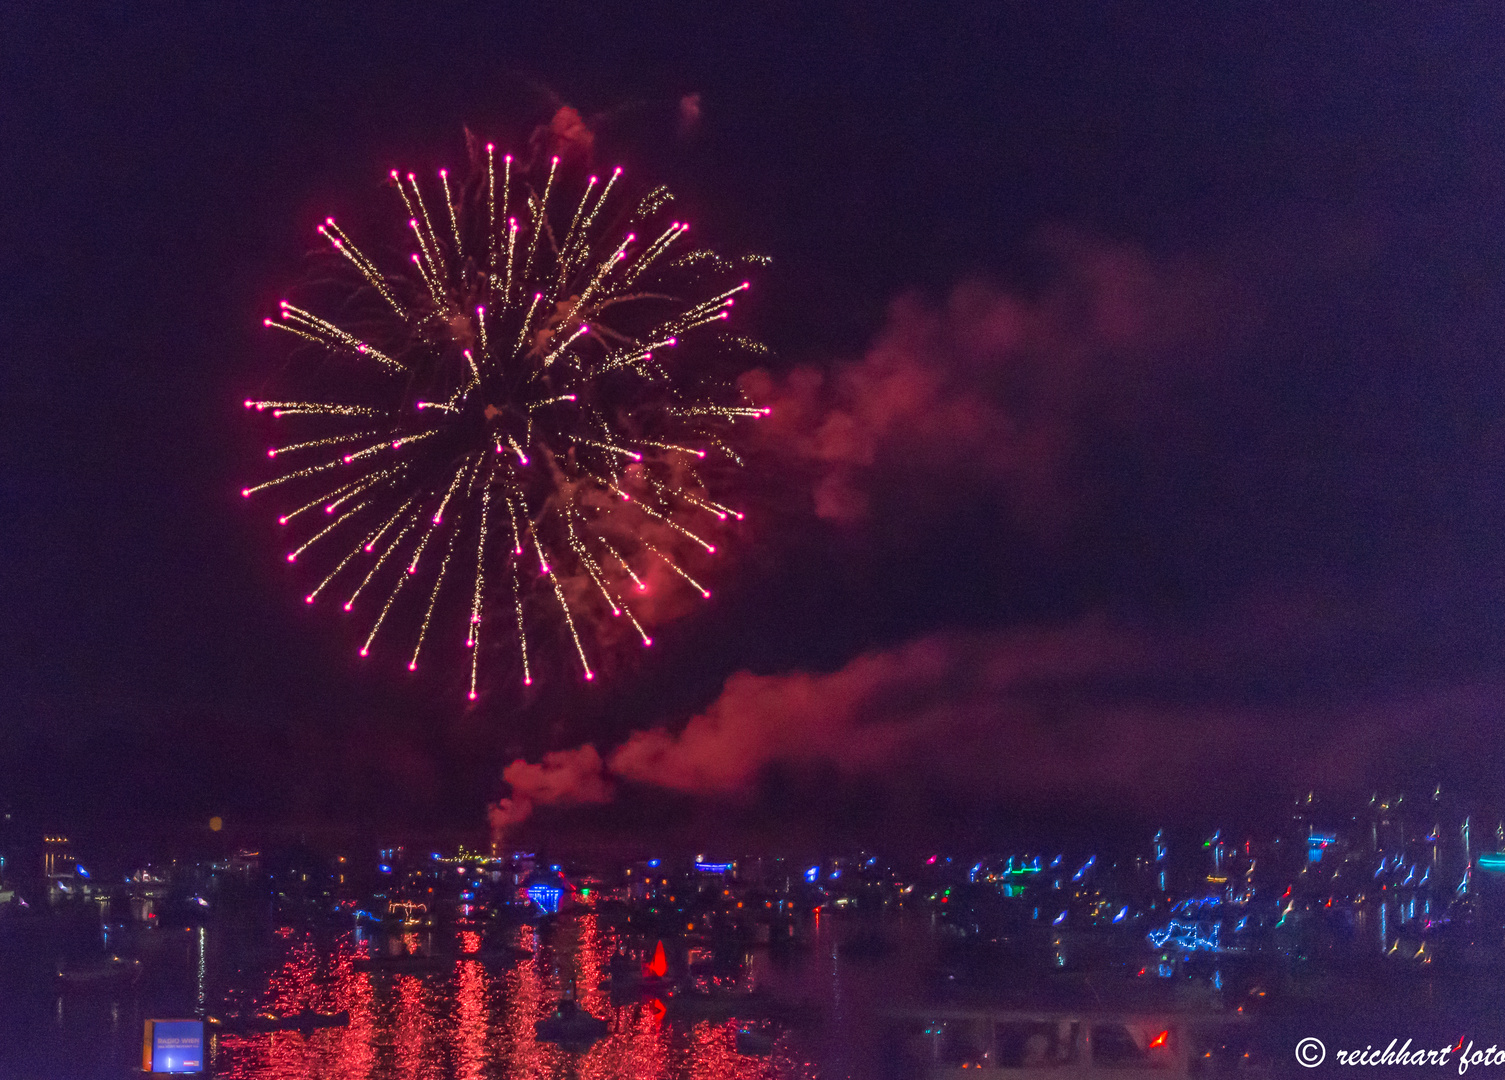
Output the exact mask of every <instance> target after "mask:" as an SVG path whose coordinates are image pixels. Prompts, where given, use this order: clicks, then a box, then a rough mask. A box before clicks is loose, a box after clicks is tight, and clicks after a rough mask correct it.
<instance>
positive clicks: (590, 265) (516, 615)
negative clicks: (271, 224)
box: [241, 145, 766, 700]
mask: <svg viewBox="0 0 1505 1080" xmlns="http://www.w3.org/2000/svg"><path fill="white" fill-rule="evenodd" d="M475 164H476V166H477V167H476V168H473V169H472V172H471V175H470V176H469V177H468V178H467V180H466V181H465V182H464V183H463V184H457V183H452V181H451V178H450V176H449V175H448V173H447V172H446V171H444V170H441V171H440V172H439V174H438V176H437V177H435V178H434V179H433V181H432V182H425V183H420V182H419V180H418V178H417V177H416V176H415V175H414V174H413V173H407V174H400V173H398V172H396V171H394V172H392V174H391V177H390V179H391V184H392V186H393V187H394V188H395V189H396V192H397V194H398V195H400V198H401V206H402V207H403V209H404V210H405V211H406V217H407V229H408V234H409V236H410V239H411V241H412V245H413V247H414V248H416V250H414V251H412V252H411V254H410V256H409V258H408V260H407V263H406V265H405V266H404V267H403V269H402V271H401V272H393V271H391V270H387V269H383V268H382V267H381V266H380V265H379V264H378V263H377V262H376V261H375V260H374V259H373V258H372V257H370V256H369V255H368V254H366V253H365V252H364V251H362V250H361V249H360V248H359V247H357V246H356V245H355V243H353V242H352V240H351V239H350V237H349V236H347V235H346V234H345V233H344V232H343V231H342V230H341V229H340V227H339V225H337V224H336V223H335V221H334V219H333V218H329V219H326V220H325V221H324V223H323V224H321V225H320V226H319V227H318V231H319V233H320V234H321V235H322V236H323V237H324V238H325V240H327V241H328V243H329V245H330V256H331V257H332V258H333V259H335V260H336V262H337V264H338V265H340V266H341V267H342V268H343V270H342V273H343V279H344V281H345V282H346V284H345V286H344V287H343V292H342V297H341V299H340V301H339V302H338V303H333V302H331V303H329V304H327V305H325V312H326V313H325V314H318V313H316V312H315V311H311V310H306V309H305V308H304V307H302V306H298V305H295V304H293V303H292V302H290V301H283V302H282V304H281V306H280V310H279V311H278V312H277V314H276V316H275V317H271V318H267V319H266V320H265V323H266V325H267V326H268V327H271V328H274V329H276V330H278V331H281V332H283V333H285V334H286V335H288V336H289V337H290V338H291V339H292V340H293V342H294V344H295V346H296V348H295V349H294V351H293V354H292V357H291V360H290V363H289V369H288V370H289V372H290V373H291V376H292V378H293V379H294V381H295V383H296V385H297V386H298V387H299V390H298V391H297V392H295V393H289V394H285V395H278V396H279V397H284V396H285V397H290V398H293V400H250V401H247V402H246V403H245V405H246V408H248V409H252V410H255V411H256V412H259V413H262V414H265V415H267V416H269V417H270V418H272V419H274V420H275V421H276V422H277V423H278V424H281V425H285V426H287V427H288V428H291V429H294V430H292V431H290V432H289V433H288V434H286V435H285V436H282V435H281V433H279V436H280V437H279V438H277V440H276V445H273V446H272V447H271V448H270V449H268V451H267V457H268V459H270V460H271V461H272V462H274V463H276V464H277V465H280V466H282V471H281V472H279V473H278V474H277V475H275V476H273V477H271V478H270V479H267V480H265V481H262V482H260V483H257V484H255V485H253V486H250V487H247V488H245V489H243V490H242V492H241V493H242V495H244V496H246V497H248V498H249V497H251V496H253V495H257V494H258V493H263V492H265V493H267V494H269V495H277V496H279V497H280V498H281V501H282V504H283V505H284V506H286V507H287V508H286V509H284V510H283V511H282V513H281V516H280V518H279V521H280V523H281V524H282V525H283V526H284V527H285V528H286V529H287V530H288V532H289V534H290V536H292V537H293V539H292V540H291V541H290V543H289V547H288V552H287V561H288V562H290V563H296V564H298V565H299V566H302V565H304V564H305V563H314V564H316V566H317V571H316V575H315V577H314V578H313V579H312V587H311V588H310V590H309V592H308V594H307V596H306V597H305V599H306V601H307V602H308V603H309V604H314V603H318V602H321V601H323V600H325V599H331V600H333V601H334V602H335V603H337V604H338V605H339V606H340V607H341V608H342V609H343V610H344V611H345V612H348V613H352V615H354V616H356V617H359V618H360V619H361V620H362V632H361V641H362V644H361V646H360V654H361V655H362V656H366V655H368V654H370V653H371V652H372V651H373V650H374V649H376V648H377V647H378V645H379V644H380V645H383V646H386V647H389V648H391V649H393V650H394V651H398V652H400V654H401V655H402V657H403V659H404V661H405V662H406V664H407V666H408V668H409V669H410V670H416V669H417V667H418V664H419V661H420V659H421V658H422V656H423V655H424V652H425V649H426V648H428V647H430V645H431V643H432V642H433V640H434V638H435V637H436V635H443V634H451V635H455V636H456V637H463V639H464V644H465V646H466V647H467V648H468V649H469V650H470V652H469V662H470V677H469V697H470V699H471V700H474V699H475V698H476V696H477V694H478V689H479V687H480V686H481V680H482V676H483V664H484V663H487V662H489V660H488V661H483V659H482V655H483V650H482V647H481V646H482V642H483V641H486V642H487V643H488V646H495V647H489V648H488V650H487V651H486V656H487V657H488V658H490V657H498V658H499V659H498V663H499V664H500V663H505V665H506V666H507V667H508V668H510V669H511V670H515V671H516V672H518V674H519V677H520V678H521V681H522V682H523V683H524V684H531V683H532V682H533V679H534V676H535V674H536V673H537V671H538V669H539V667H540V664H541V663H543V661H542V660H541V659H540V653H541V652H546V651H547V646H548V644H549V643H552V642H560V643H565V642H567V643H568V645H567V646H565V648H566V649H567V651H568V653H569V654H570V655H571V656H572V660H573V664H574V665H575V666H576V667H577V669H578V671H579V672H580V674H581V675H582V676H583V677H584V678H585V679H587V680H590V679H594V678H595V675H596V671H597V670H598V668H599V666H600V664H599V660H600V657H601V655H602V654H603V653H605V652H606V651H608V649H609V647H610V645H611V643H612V642H614V641H616V640H619V639H620V638H621V637H622V636H623V635H621V634H620V633H619V632H618V631H617V628H618V627H624V628H625V627H630V628H631V635H632V637H633V638H634V639H636V640H639V641H641V643H642V645H644V646H647V645H651V644H652V638H651V637H650V634H649V630H650V628H651V627H652V625H653V624H654V621H655V619H654V618H653V617H652V616H653V614H654V612H655V610H657V609H655V607H654V601H655V597H653V596H652V595H650V593H651V592H654V591H662V590H664V589H669V588H677V589H680V590H690V592H689V595H694V594H699V595H700V596H701V597H704V598H707V599H709V597H710V595H711V594H710V590H709V589H708V588H706V587H705V585H704V583H703V581H702V578H701V576H700V570H699V569H698V568H699V566H700V565H703V563H704V561H705V559H706V557H708V556H712V555H714V554H715V553H716V550H717V544H716V539H717V537H718V535H719V534H720V532H721V531H723V530H724V529H725V528H726V527H727V525H728V524H730V523H731V522H734V521H741V520H742V517H743V515H742V513H741V512H739V511H738V510H735V509H733V508H731V507H730V506H727V505H723V504H722V503H720V502H718V501H716V500H715V499H713V498H712V497H711V492H710V486H711V485H710V481H711V480H712V479H713V478H714V476H715V475H717V471H718V470H720V469H722V468H724V467H726V466H728V465H738V464H740V460H739V459H738V457H737V455H736V453H735V451H734V449H733V447H732V445H731V442H730V436H731V434H732V433H733V431H734V428H735V424H736V422H737V421H741V420H751V419H754V418H756V417H758V416H761V415H764V414H765V412H766V410H764V409H761V408H758V407H757V406H755V405H754V404H752V403H750V402H748V401H747V400H745V399H744V398H743V397H742V396H741V395H740V393H739V392H738V391H737V390H736V388H735V386H734V385H733V384H732V383H731V382H729V381H725V380H721V381H718V380H716V379H713V378H704V377H700V376H699V375H698V374H697V373H698V372H702V371H706V370H708V368H709V366H710V365H711V361H712V360H713V359H714V358H715V355H716V354H718V353H719V354H723V355H724V354H728V353H731V352H735V351H736V350H739V349H740V350H745V351H752V352H754V353H756V352H761V351H762V346H760V345H758V344H757V343H756V342H753V341H750V340H748V339H744V338H741V337H737V336H735V335H732V334H729V333H727V332H726V324H727V320H728V319H729V318H730V317H731V315H732V311H733V308H734V306H735V304H736V301H737V298H738V296H739V295H741V294H742V293H743V292H744V291H745V290H746V289H747V288H748V287H749V283H748V282H747V281H746V280H743V278H742V275H743V274H745V273H746V268H747V266H749V265H756V264H760V263H762V262H763V261H765V260H762V259H761V258H759V257H750V258H746V259H742V260H738V261H735V262H734V261H729V260H725V259H722V258H721V257H719V256H718V255H716V254H715V253H714V252H711V251H706V250H692V249H691V248H690V245H689V244H688V243H687V240H686V236H687V234H688V232H689V225H688V224H687V223H685V222H683V221H680V220H674V219H672V218H671V217H670V216H669V215H667V214H666V213H665V211H666V208H667V206H668V204H669V202H670V196H669V194H668V193H667V192H666V191H665V190H663V189H662V188H659V189H655V190H653V191H651V192H649V193H648V194H647V195H646V197H644V198H642V199H641V200H639V201H637V202H636V203H635V204H634V203H632V202H631V201H629V200H627V199H626V198H625V196H624V191H623V189H624V188H625V187H626V184H625V183H624V182H623V181H622V176H621V173H622V170H620V169H617V170H615V171H614V172H612V173H611V175H610V176H608V177H606V178H605V179H604V180H603V179H602V178H600V177H597V176H592V177H590V178H589V179H588V180H586V181H585V182H584V184H583V191H578V190H577V191H576V192H575V194H573V195H572V196H570V197H568V198H566V197H565V196H564V195H563V194H562V192H563V189H564V188H565V187H566V186H567V185H566V184H565V183H564V180H563V177H562V176H561V170H560V167H559V159H558V158H555V159H553V160H552V161H551V162H550V163H549V165H548V168H547V170H546V172H545V171H544V170H542V169H540V170H539V171H538V174H537V175H534V176H532V177H525V176H523V175H520V172H521V170H519V169H516V168H515V167H514V163H513V160H512V158H511V157H510V156H503V157H501V158H500V159H498V157H497V156H496V154H495V151H494V148H493V147H492V146H490V145H488V146H487V147H486V150H485V157H484V160H483V161H480V162H477V163H475ZM394 198H395V197H394ZM352 285H353V286H354V287H353V288H352V287H351V286H352ZM325 291H326V292H328V291H329V290H328V289H326V290H325ZM302 302H303V303H309V304H310V306H314V307H317V306H319V305H317V304H314V303H312V302H310V301H306V300H305V301H302ZM326 316H327V317H326ZM507 653H510V658H507V657H506V654H507Z"/></svg>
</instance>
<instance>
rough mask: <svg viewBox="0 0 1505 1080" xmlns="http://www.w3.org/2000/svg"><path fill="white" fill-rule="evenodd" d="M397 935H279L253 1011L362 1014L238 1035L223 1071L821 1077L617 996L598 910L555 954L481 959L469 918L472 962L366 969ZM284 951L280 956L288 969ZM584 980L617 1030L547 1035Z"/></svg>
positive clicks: (591, 1008)
mask: <svg viewBox="0 0 1505 1080" xmlns="http://www.w3.org/2000/svg"><path fill="white" fill-rule="evenodd" d="M389 940H391V939H390V938H388V937H387V936H385V935H381V934H375V933H370V932H354V931H352V932H346V933H344V934H341V935H339V936H338V937H336V938H335V939H334V940H333V943H332V944H331V945H324V946H318V947H316V946H315V944H314V937H313V935H312V934H309V933H307V932H304V931H297V930H290V931H289V932H288V934H287V935H286V936H285V937H282V938H281V939H278V938H273V941H275V942H276V945H277V950H278V958H279V960H274V968H273V971H272V973H271V974H270V976H269V978H268V981H267V982H266V983H264V984H263V989H262V992H260V993H255V992H253V993H252V994H251V995H250V996H248V997H246V998H245V999H244V1000H243V1002H242V1003H241V1005H240V1008H239V1010H238V1011H239V1012H240V1013H241V1015H249V1014H251V1013H253V1012H260V1011H268V1012H275V1013H281V1014H286V1013H297V1012H300V1011H302V1010H304V1009H312V1010H316V1011H319V1012H339V1011H341V1010H348V1011H349V1013H350V1024H349V1026H348V1027H338V1028H321V1029H316V1030H314V1031H312V1032H303V1033H301V1034H300V1033H297V1032H275V1033H260V1034H248V1035H236V1034H230V1033H225V1034H224V1035H222V1036H221V1037H220V1052H219V1056H218V1058H217V1059H216V1061H215V1072H216V1074H217V1075H219V1076H221V1077H222V1078H224V1077H230V1078H234V1080H263V1078H267V1077H272V1078H277V1077H286V1078H288V1080H294V1078H301V1077H311V1076H318V1077H321V1078H328V1080H365V1078H367V1077H372V1076H382V1075H387V1074H389V1073H390V1074H391V1075H394V1076H404V1077H408V1076H411V1077H415V1078H422V1080H438V1078H440V1077H450V1076H452V1077H454V1078H455V1080H481V1078H482V1077H487V1076H515V1077H527V1078H533V1080H544V1078H547V1077H554V1076H567V1075H568V1076H579V1077H580V1078H581V1080H616V1078H624V1077H633V1078H637V1077H643V1078H653V1080H672V1078H679V1077H688V1076H694V1077H697V1078H699V1077H705V1078H707V1080H773V1078H775V1077H778V1078H780V1080H785V1078H787V1080H810V1078H812V1077H813V1075H814V1068H813V1066H810V1065H805V1064H803V1063H801V1062H800V1061H797V1060H795V1059H792V1058H791V1057H790V1056H789V1055H788V1053H787V1051H785V1050H784V1049H782V1048H781V1047H780V1048H776V1049H775V1052H774V1054H773V1055H771V1056H770V1057H768V1058H748V1057H746V1056H742V1055H738V1054H737V1053H736V1052H735V1036H736V1025H735V1024H734V1023H728V1022H723V1023H706V1022H700V1023H693V1022H681V1021H677V1020H673V1019H670V1018H669V1017H668V1016H667V1015H666V1009H665V1007H664V1005H663V1001H662V1000H660V1001H659V1002H658V1003H657V1004H655V1003H654V1002H653V1001H652V1000H648V1001H640V1000H637V999H632V1000H629V1001H626V1002H624V1003H621V1004H613V1002H612V1000H611V997H610V994H609V993H608V992H607V991H605V990H603V989H601V983H602V982H603V980H604V978H605V976H606V974H607V970H606V969H607V966H608V965H607V960H608V958H609V957H610V956H611V955H613V954H614V953H616V952H617V951H618V950H619V948H620V947H621V946H622V944H623V942H622V941H621V939H620V938H619V937H618V936H617V934H616V931H615V930H614V929H612V928H610V927H608V926H606V925H604V924H602V923H600V921H599V920H598V919H597V917H595V916H594V915H584V916H583V917H581V918H580V919H578V920H576V921H575V922H573V923H571V924H567V925H566V926H565V927H562V928H560V930H559V931H558V936H557V937H556V938H555V939H554V947H553V950H552V959H550V960H526V961H524V962H522V963H520V964H516V965H513V966H510V967H508V968H506V969H505V970H498V971H496V972H492V971H488V970H487V968H486V967H485V966H484V965H483V964H482V963H481V962H479V961H478V960H477V959H473V958H468V954H472V953H473V952H474V951H475V950H476V949H479V948H483V947H485V944H486V942H485V938H484V937H482V935H481V934H480V933H478V932H477V931H473V930H463V929H462V930H460V931H459V932H458V933H457V934H456V936H455V939H454V940H455V945H454V948H455V949H456V950H457V952H458V953H459V959H458V960H457V962H455V963H453V964H452V965H450V966H449V968H448V970H447V971H444V972H436V973H432V974H424V975H423V976H421V977H416V976H413V975H406V974H400V975H399V974H395V973H377V972H365V971H357V970H356V969H355V966H354V961H355V959H356V958H357V957H359V956H360V955H361V954H362V953H363V951H365V949H366V943H367V942H369V943H370V946H371V950H372V951H373V952H375V953H377V954H380V953H382V952H385V951H386V950H385V949H384V948H382V947H381V945H382V943H384V942H386V941H389ZM397 940H399V941H401V942H402V946H403V949H404V950H405V951H413V950H414V949H424V950H426V949H427V945H428V940H429V939H428V935H427V934H426V933H423V932H420V933H410V934H405V935H402V936H401V937H400V938H398V939H397ZM505 943H506V944H508V945H517V946H520V947H522V948H525V949H528V950H529V951H531V952H535V954H537V950H538V949H539V937H538V933H537V931H536V930H534V929H533V928H532V927H523V928H521V929H520V930H519V931H518V932H517V933H516V935H509V936H508V937H507V938H506V939H505ZM436 945H437V943H436ZM550 951H551V950H549V949H547V948H546V949H545V950H544V952H545V954H548V953H550ZM279 961H280V962H281V967H276V966H275V963H277V962H279ZM556 964H557V965H558V966H557V967H556V966H555V965H556ZM572 983H573V984H574V985H575V986H576V988H577V989H578V995H579V997H578V1000H579V1002H580V1006H581V1007H582V1008H583V1009H585V1010H586V1011H587V1012H590V1013H591V1014H593V1015H595V1016H599V1017H603V1018H605V1019H607V1020H608V1021H609V1022H610V1025H611V1027H610V1031H609V1034H608V1035H607V1036H606V1037H605V1038H603V1039H601V1040H600V1041H599V1042H597V1043H595V1044H594V1045H592V1046H591V1047H590V1048H589V1049H587V1050H578V1049H575V1050H565V1049H564V1048H561V1047H558V1046H554V1045H552V1044H546V1043H539V1042H538V1041H537V1039H536V1037H535V1032H534V1027H533V1025H534V1024H535V1023H536V1022H537V1021H538V1020H541V1019H543V1018H544V1017H545V1016H547V1015H548V1014H549V1012H550V1011H552V1009H553V1007H554V1003H555V1002H556V1001H558V1000H559V998H560V996H561V995H562V994H564V993H566V992H568V990H569V989H570V987H571V984H572ZM715 985H716V987H728V988H735V989H736V990H739V991H746V990H747V989H751V988H752V982H751V972H750V971H749V972H748V973H747V974H746V975H742V976H738V977H736V978H735V979H733V980H731V981H730V982H723V981H721V980H720V979H718V981H717V982H716V984H715ZM250 989H252V990H253V991H254V990H255V989H256V988H255V987H252V988H250ZM705 989H713V987H711V986H707V987H705Z"/></svg>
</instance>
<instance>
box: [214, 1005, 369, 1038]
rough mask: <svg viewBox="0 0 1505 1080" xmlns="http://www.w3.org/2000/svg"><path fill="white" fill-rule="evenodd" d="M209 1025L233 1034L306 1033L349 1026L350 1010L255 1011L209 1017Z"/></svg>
mask: <svg viewBox="0 0 1505 1080" xmlns="http://www.w3.org/2000/svg"><path fill="white" fill-rule="evenodd" d="M209 1022H210V1025H211V1026H212V1027H214V1028H217V1029H218V1030H220V1031H226V1032H231V1033H235V1034H242V1033H244V1034H260V1033H262V1032H268V1031H298V1032H303V1033H305V1034H306V1033H307V1032H310V1031H313V1030H315V1029H317V1028H336V1027H349V1026H350V1010H349V1009H344V1010H341V1011H340V1012H336V1013H324V1012H315V1011H314V1010H313V1009H304V1010H302V1011H301V1012H295V1013H281V1014H278V1013H269V1012H267V1013H257V1014H256V1015H255V1016H237V1017H211V1018H210V1021H209Z"/></svg>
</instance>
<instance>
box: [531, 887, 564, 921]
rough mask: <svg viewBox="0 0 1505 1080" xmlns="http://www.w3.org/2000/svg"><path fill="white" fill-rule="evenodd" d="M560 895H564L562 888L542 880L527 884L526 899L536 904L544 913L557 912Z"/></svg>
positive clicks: (552, 913) (551, 913)
mask: <svg viewBox="0 0 1505 1080" xmlns="http://www.w3.org/2000/svg"><path fill="white" fill-rule="evenodd" d="M562 895H564V890H562V889H559V888H557V887H555V886H553V885H545V884H543V883H542V882H540V883H538V884H536V885H529V886H528V899H530V900H532V901H533V902H534V903H535V904H537V905H538V909H539V910H540V911H542V912H543V913H544V914H546V915H555V914H557V913H558V912H559V898H560V897H561V896H562Z"/></svg>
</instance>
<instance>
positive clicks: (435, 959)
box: [355, 953, 455, 972]
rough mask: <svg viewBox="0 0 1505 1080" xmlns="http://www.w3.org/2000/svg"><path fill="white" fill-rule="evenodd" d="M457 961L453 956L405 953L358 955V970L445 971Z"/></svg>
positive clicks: (356, 963) (356, 962)
mask: <svg viewBox="0 0 1505 1080" xmlns="http://www.w3.org/2000/svg"><path fill="white" fill-rule="evenodd" d="M454 962H455V957H453V956H431V955H424V954H422V953H404V954H402V955H401V956H387V955H382V956H358V957H356V959H355V970H356V971H402V972H408V971H443V970H445V969H446V968H448V967H449V966H450V965H452V964H453V963H454Z"/></svg>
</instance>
